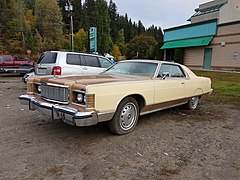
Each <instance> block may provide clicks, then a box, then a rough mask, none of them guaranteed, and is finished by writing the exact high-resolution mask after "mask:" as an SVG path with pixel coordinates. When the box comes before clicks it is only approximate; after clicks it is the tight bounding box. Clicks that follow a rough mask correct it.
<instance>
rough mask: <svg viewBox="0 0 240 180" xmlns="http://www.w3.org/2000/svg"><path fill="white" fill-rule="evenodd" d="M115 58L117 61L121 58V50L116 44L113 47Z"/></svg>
mask: <svg viewBox="0 0 240 180" xmlns="http://www.w3.org/2000/svg"><path fill="white" fill-rule="evenodd" d="M113 56H114V59H115V60H116V61H118V60H119V59H118V58H119V56H121V51H120V50H119V47H118V45H116V44H115V45H114V46H113Z"/></svg>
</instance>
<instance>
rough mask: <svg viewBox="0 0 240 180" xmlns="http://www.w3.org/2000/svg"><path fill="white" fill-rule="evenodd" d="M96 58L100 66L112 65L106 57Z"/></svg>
mask: <svg viewBox="0 0 240 180" xmlns="http://www.w3.org/2000/svg"><path fill="white" fill-rule="evenodd" d="M98 59H99V62H100V65H101V67H102V68H108V67H109V66H111V65H112V63H111V62H110V61H109V60H108V59H105V58H101V57H100V58H98Z"/></svg>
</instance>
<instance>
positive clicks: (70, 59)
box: [67, 54, 81, 65]
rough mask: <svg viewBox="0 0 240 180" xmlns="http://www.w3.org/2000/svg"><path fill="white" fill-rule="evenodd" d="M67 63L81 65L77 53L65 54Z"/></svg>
mask: <svg viewBox="0 0 240 180" xmlns="http://www.w3.org/2000/svg"><path fill="white" fill-rule="evenodd" d="M67 64H71V65H81V64H80V56H79V55H78V54H67Z"/></svg>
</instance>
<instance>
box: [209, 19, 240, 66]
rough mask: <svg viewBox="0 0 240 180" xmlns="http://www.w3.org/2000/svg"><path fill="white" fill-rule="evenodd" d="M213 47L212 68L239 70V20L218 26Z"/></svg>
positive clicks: (211, 45) (212, 43)
mask: <svg viewBox="0 0 240 180" xmlns="http://www.w3.org/2000/svg"><path fill="white" fill-rule="evenodd" d="M209 47H212V48H213V57H212V69H232V70H236V69H237V70H240V22H239V23H238V24H232V25H231V24H230V25H225V26H219V27H218V35H217V36H216V37H215V38H214V39H213V41H212V42H211V44H210V46H209Z"/></svg>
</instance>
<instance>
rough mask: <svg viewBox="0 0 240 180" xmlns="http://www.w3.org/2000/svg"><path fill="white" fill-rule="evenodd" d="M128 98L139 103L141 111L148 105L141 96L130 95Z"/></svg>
mask: <svg viewBox="0 0 240 180" xmlns="http://www.w3.org/2000/svg"><path fill="white" fill-rule="evenodd" d="M127 97H133V98H134V99H136V101H137V102H138V105H139V110H140V111H141V110H142V108H143V107H144V106H145V105H146V102H145V99H144V98H143V97H142V96H141V95H139V94H132V95H129V96H127Z"/></svg>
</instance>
